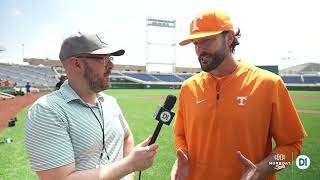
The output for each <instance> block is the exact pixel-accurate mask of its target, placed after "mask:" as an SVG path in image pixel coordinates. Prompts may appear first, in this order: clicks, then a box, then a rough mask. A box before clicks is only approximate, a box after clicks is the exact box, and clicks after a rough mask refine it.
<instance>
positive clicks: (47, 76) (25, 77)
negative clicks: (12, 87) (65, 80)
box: [0, 63, 57, 87]
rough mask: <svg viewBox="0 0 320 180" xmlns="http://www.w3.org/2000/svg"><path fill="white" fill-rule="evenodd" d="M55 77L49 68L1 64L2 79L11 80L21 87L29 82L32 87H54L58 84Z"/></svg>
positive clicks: (0, 74)
mask: <svg viewBox="0 0 320 180" xmlns="http://www.w3.org/2000/svg"><path fill="white" fill-rule="evenodd" d="M54 75H55V74H54V72H53V71H52V70H51V68H49V67H40V66H30V65H17V64H4V63H0V79H9V80H10V81H11V82H12V83H17V86H19V87H22V86H25V85H26V83H27V82H30V83H31V85H32V86H54V85H55V83H56V82H57V80H56V79H55V78H54Z"/></svg>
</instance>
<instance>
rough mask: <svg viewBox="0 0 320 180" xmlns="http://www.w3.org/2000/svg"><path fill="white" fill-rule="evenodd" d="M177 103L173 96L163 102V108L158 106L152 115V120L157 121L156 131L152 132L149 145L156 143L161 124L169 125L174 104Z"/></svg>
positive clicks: (172, 115)
mask: <svg viewBox="0 0 320 180" xmlns="http://www.w3.org/2000/svg"><path fill="white" fill-rule="evenodd" d="M176 101H177V97H176V96H174V95H168V96H167V98H166V101H165V102H164V105H163V106H161V105H160V106H159V107H158V108H157V109H156V111H155V113H154V115H153V116H154V118H155V119H156V120H157V121H159V122H158V125H157V127H156V129H155V130H154V132H153V135H152V137H151V140H150V142H149V145H151V144H153V143H155V142H156V140H157V138H158V135H159V133H160V130H161V128H162V125H163V124H166V125H168V126H169V125H170V123H171V121H172V119H173V117H174V115H175V113H174V112H172V111H171V109H172V108H173V106H174V104H175V103H176Z"/></svg>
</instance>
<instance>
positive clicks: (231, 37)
mask: <svg viewBox="0 0 320 180" xmlns="http://www.w3.org/2000/svg"><path fill="white" fill-rule="evenodd" d="M226 37H227V38H226V40H227V45H228V47H230V46H231V44H232V42H233V40H234V31H233V30H230V31H228V34H227V36H226Z"/></svg>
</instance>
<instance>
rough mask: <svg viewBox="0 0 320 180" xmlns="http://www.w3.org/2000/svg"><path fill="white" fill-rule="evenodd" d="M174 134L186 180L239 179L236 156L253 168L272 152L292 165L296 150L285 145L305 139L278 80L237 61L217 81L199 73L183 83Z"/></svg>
mask: <svg viewBox="0 0 320 180" xmlns="http://www.w3.org/2000/svg"><path fill="white" fill-rule="evenodd" d="M174 133H175V146H176V149H185V150H187V151H188V156H189V177H188V179H189V180H196V179H197V180H199V179H201V180H206V179H227V180H233V179H234V180H239V179H240V178H241V176H242V171H243V167H242V164H241V163H240V161H239V160H238V159H237V158H236V151H241V153H242V154H243V155H244V156H245V157H246V158H248V159H249V160H251V161H252V162H253V163H255V164H256V163H258V162H260V161H261V160H263V159H264V158H266V157H267V156H268V155H269V154H270V153H271V152H272V151H274V152H277V153H279V152H280V153H284V154H285V155H286V157H288V158H287V161H288V160H290V161H291V159H292V158H291V154H292V153H294V154H295V155H296V154H297V153H298V151H300V149H297V150H296V152H292V153H290V151H294V150H293V149H290V148H289V149H288V148H287V149H286V148H284V147H286V146H285V145H289V144H292V143H295V142H297V141H300V142H301V140H302V139H303V138H304V137H305V136H306V133H305V131H304V129H303V126H302V124H301V122H300V120H299V117H298V114H297V112H296V110H295V108H294V106H293V103H292V101H291V99H290V96H289V94H288V91H287V89H286V87H285V85H284V83H283V81H282V80H281V78H280V77H279V76H277V75H275V74H273V73H271V72H268V71H265V70H262V69H259V68H257V67H254V66H251V65H247V64H244V63H241V62H240V63H239V65H238V67H237V69H236V70H235V71H234V72H233V73H232V74H230V75H228V76H226V77H224V78H222V79H216V78H215V77H214V76H213V75H212V74H210V73H206V72H201V73H199V74H197V75H195V76H193V77H191V78H189V79H188V80H186V81H185V82H184V83H183V85H182V88H181V91H180V95H179V104H178V110H177V116H176V120H175V123H174ZM272 138H274V139H275V142H276V144H277V147H276V148H275V149H274V150H272ZM295 147H296V146H295ZM269 179H275V176H274V175H273V176H271V177H269Z"/></svg>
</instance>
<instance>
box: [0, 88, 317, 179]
mask: <svg viewBox="0 0 320 180" xmlns="http://www.w3.org/2000/svg"><path fill="white" fill-rule="evenodd" d="M106 93H107V94H110V95H112V96H115V97H116V98H117V100H118V103H119V105H120V106H121V108H122V110H123V113H124V115H125V117H126V119H127V121H128V123H129V125H130V128H131V130H132V132H133V134H134V138H135V142H136V143H139V142H141V141H142V140H144V139H145V138H146V137H148V135H151V134H152V133H153V131H154V128H155V127H156V125H157V121H155V120H154V118H153V117H152V115H153V113H154V111H155V109H156V106H157V105H159V104H162V103H163V102H164V100H165V99H164V98H165V96H166V95H168V94H174V95H178V93H179V91H178V90H108V91H106ZM290 93H292V94H300V93H301V94H304V95H320V92H296V91H293V92H290ZM161 96H162V97H164V98H162V99H159V98H160V97H161ZM150 97H153V98H150ZM295 105H296V106H297V107H298V108H301V109H310V108H311V109H312V107H320V101H319V99H318V100H316V101H313V99H311V101H310V99H309V100H303V102H299V101H297V102H295ZM175 109H176V107H175V108H174V110H175ZM25 115H26V109H25V110H23V111H21V112H20V113H19V114H18V119H19V121H18V122H17V125H16V126H15V127H13V128H6V129H5V130H4V131H3V132H2V133H1V134H0V137H10V138H12V139H13V140H14V142H13V143H11V144H5V145H0V180H11V179H36V176H35V174H34V173H33V172H32V171H31V169H30V167H29V162H28V159H27V155H26V152H25V148H24V141H23V125H24V119H25ZM299 115H300V118H301V120H302V123H303V125H304V127H305V129H306V131H307V133H308V137H307V138H306V139H305V141H304V144H303V151H302V154H305V155H308V156H309V158H310V159H311V166H310V167H309V168H308V169H307V170H299V169H298V168H297V167H296V166H295V165H293V166H292V167H288V168H287V169H285V170H284V171H282V172H280V173H278V175H277V177H278V179H280V180H282V179H284V180H287V179H292V180H302V179H303V180H304V179H308V180H312V179H319V177H320V156H319V150H320V142H319V139H320V115H312V114H304V113H300V114H299ZM157 143H158V144H159V149H158V154H157V156H156V159H155V161H154V165H153V166H152V168H150V169H148V170H146V171H144V172H143V173H142V179H143V180H153V179H154V180H164V179H169V177H170V171H171V167H172V164H173V163H174V161H175V158H176V157H175V150H174V146H173V133H172V124H171V126H170V127H167V126H165V125H164V126H163V128H162V131H161V133H160V135H159V137H158V140H157Z"/></svg>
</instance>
